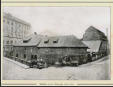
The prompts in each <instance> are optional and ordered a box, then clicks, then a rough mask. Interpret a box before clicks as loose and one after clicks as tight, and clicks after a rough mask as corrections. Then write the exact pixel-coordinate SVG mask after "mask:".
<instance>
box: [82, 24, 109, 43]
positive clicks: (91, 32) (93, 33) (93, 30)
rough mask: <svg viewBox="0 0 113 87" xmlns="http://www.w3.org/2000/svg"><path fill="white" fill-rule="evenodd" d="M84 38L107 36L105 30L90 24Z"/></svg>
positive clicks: (101, 38)
mask: <svg viewBox="0 0 113 87" xmlns="http://www.w3.org/2000/svg"><path fill="white" fill-rule="evenodd" d="M83 40H84V41H88V40H107V37H106V36H105V34H104V33H103V32H101V31H100V30H98V29H97V28H95V27H93V26H90V27H89V28H88V29H87V30H86V31H85V34H84V35H83Z"/></svg>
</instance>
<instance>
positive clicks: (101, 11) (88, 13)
mask: <svg viewBox="0 0 113 87" xmlns="http://www.w3.org/2000/svg"><path fill="white" fill-rule="evenodd" d="M3 11H4V12H6V13H11V14H12V15H13V16H15V17H18V18H20V19H22V20H24V21H26V22H29V23H30V24H31V26H32V27H31V29H32V32H37V33H38V34H44V35H45V34H51V35H52V34H53V35H75V36H76V37H78V38H82V37H83V34H84V33H85V30H86V29H87V28H88V27H89V26H94V27H96V28H97V29H99V30H101V31H102V32H104V33H105V35H107V34H106V31H107V29H108V36H110V33H109V32H110V8H109V7H4V8H3Z"/></svg>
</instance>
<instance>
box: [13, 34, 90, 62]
mask: <svg viewBox="0 0 113 87" xmlns="http://www.w3.org/2000/svg"><path fill="white" fill-rule="evenodd" d="M87 48H88V47H87V46H86V45H85V44H84V43H82V42H81V41H80V40H79V39H77V38H76V37H75V36H74V35H66V36H43V35H37V34H36V33H35V34H33V35H30V36H29V37H27V38H25V39H24V40H23V42H22V43H18V44H16V45H14V51H13V57H12V58H14V59H15V60H18V61H21V62H23V63H28V62H29V61H30V60H32V59H33V58H34V57H35V58H37V59H38V58H42V59H44V60H45V61H46V62H47V63H49V64H55V62H56V61H58V60H60V58H62V57H64V56H69V55H73V56H75V58H76V57H80V58H81V59H82V58H84V55H86V53H87Z"/></svg>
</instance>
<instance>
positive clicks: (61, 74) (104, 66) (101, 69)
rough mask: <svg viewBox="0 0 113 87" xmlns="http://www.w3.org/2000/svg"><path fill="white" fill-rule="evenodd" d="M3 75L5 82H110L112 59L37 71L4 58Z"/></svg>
mask: <svg viewBox="0 0 113 87" xmlns="http://www.w3.org/2000/svg"><path fill="white" fill-rule="evenodd" d="M2 74H3V75H2V78H3V80H109V79H110V59H109V58H108V56H107V57H104V58H102V59H99V60H97V61H94V62H91V63H87V64H83V65H80V66H79V67H69V66H65V67H53V66H51V67H48V68H44V69H36V68H28V67H27V68H26V66H25V67H24V65H21V63H17V62H16V61H13V60H10V59H8V58H5V57H4V59H3V72H2Z"/></svg>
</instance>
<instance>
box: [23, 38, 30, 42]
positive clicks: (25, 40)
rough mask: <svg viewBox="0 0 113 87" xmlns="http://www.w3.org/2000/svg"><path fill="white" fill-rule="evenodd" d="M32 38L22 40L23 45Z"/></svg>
mask: <svg viewBox="0 0 113 87" xmlns="http://www.w3.org/2000/svg"><path fill="white" fill-rule="evenodd" d="M31 39H32V38H29V39H24V40H23V43H28V42H29V41H30V40H31Z"/></svg>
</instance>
